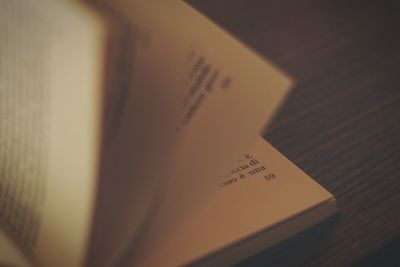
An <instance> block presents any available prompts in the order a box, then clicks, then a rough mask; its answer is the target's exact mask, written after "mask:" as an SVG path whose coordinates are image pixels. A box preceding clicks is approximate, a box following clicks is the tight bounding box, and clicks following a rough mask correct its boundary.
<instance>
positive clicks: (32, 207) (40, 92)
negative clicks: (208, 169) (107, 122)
mask: <svg viewBox="0 0 400 267" xmlns="http://www.w3.org/2000/svg"><path fill="white" fill-rule="evenodd" d="M43 7H45V8H43ZM0 13H1V15H0V18H1V19H0V20H1V23H0V29H1V46H2V47H1V49H0V52H1V57H0V58H1V71H0V74H1V81H2V85H4V87H2V90H1V94H2V95H1V97H0V99H1V100H0V101H1V105H0V106H1V112H0V113H1V118H2V121H3V118H4V120H5V122H6V123H5V124H2V128H1V135H0V140H1V153H2V154H1V159H2V164H3V165H1V167H0V171H1V172H2V176H1V180H0V183H1V184H0V188H1V190H3V189H4V190H5V191H7V192H5V191H4V192H3V191H2V192H1V194H0V195H1V198H2V199H1V223H2V225H3V226H4V228H6V229H7V231H8V232H9V233H10V234H12V235H13V237H14V239H15V240H16V241H17V242H18V243H19V244H20V247H21V248H22V249H23V250H24V252H25V253H26V254H27V255H28V256H29V257H30V259H31V260H32V261H33V262H34V263H35V264H37V265H38V266H42V267H47V266H48V267H53V266H60V267H62V266H65V267H74V266H81V265H82V263H83V260H84V255H85V253H86V246H87V241H88V236H89V227H90V218H91V214H92V208H93V200H94V193H95V189H96V186H95V178H96V175H97V158H98V152H99V151H98V144H99V134H100V111H101V107H100V103H101V90H100V89H101V86H102V78H101V75H100V74H101V72H102V68H103V66H104V62H102V60H101V59H102V55H103V53H104V51H103V45H104V43H105V42H104V41H105V39H104V38H105V35H104V32H103V27H102V25H101V23H100V21H98V20H97V19H96V18H95V17H94V16H93V15H90V14H91V13H89V12H87V11H86V10H85V9H83V8H82V7H80V6H78V5H77V4H76V3H75V2H62V1H40V3H38V2H33V1H20V0H17V1H10V2H9V1H6V2H2V3H1V8H0ZM5 159H7V160H6V162H5V161H4V160H5Z"/></svg>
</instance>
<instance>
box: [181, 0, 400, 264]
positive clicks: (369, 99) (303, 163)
mask: <svg viewBox="0 0 400 267" xmlns="http://www.w3.org/2000/svg"><path fill="white" fill-rule="evenodd" d="M188 2H189V3H190V4H192V5H193V6H195V7H196V8H197V9H199V10H200V11H202V12H203V13H204V14H206V15H207V16H209V17H210V18H211V19H213V20H214V21H216V22H217V23H218V24H220V25H222V26H223V27H224V28H225V29H226V30H227V31H229V32H231V33H232V34H233V35H234V36H236V37H237V38H239V39H240V40H242V41H243V42H245V43H247V44H248V45H249V46H250V47H252V48H253V49H254V50H256V51H258V52H259V53H261V54H262V55H264V56H265V57H267V58H268V59H269V60H271V61H272V62H273V63H275V64H276V65H277V66H279V67H280V68H282V69H283V70H285V71H286V72H287V73H289V74H290V75H291V76H292V77H293V78H294V79H295V80H296V86H295V89H294V90H293V92H292V93H291V94H290V96H289V97H288V99H287V100H286V102H285V103H284V105H283V107H282V109H281V110H280V112H279V113H278V115H277V117H276V119H275V120H274V122H273V123H272V125H271V126H270V127H269V129H268V131H267V132H266V134H265V137H266V138H267V140H269V141H270V142H271V143H272V144H273V145H274V146H275V147H277V148H278V149H279V150H280V151H281V152H282V153H283V154H285V155H286V156H287V157H288V158H289V159H291V160H292V161H293V162H295V163H296V164H297V165H298V166H299V167H300V168H302V169H303V170H304V171H305V172H307V173H308V174H309V175H310V176H312V177H313V178H314V179H315V180H317V181H318V182H319V183H320V184H322V185H323V186H324V187H325V188H327V189H328V190H329V191H330V192H332V193H333V194H334V195H335V196H336V198H337V202H338V206H339V208H340V214H339V215H338V216H336V217H334V218H332V219H329V220H328V221H325V222H323V223H321V224H319V225H317V226H315V227H312V228H311V229H309V230H307V231H305V232H303V233H301V234H299V235H297V236H295V237H293V238H290V239H289V240H287V241H285V242H283V243H281V244H279V245H277V246H275V247H273V248H272V249H269V250H266V251H264V252H262V253H260V254H258V255H256V256H254V257H252V258H250V259H248V260H246V261H244V262H242V263H240V264H239V266H241V267H244V266H271V267H273V266H285V267H287V266H400V41H399V40H400V6H399V4H397V3H396V1H333V0H332V1H287V0H271V1H265V0H219V1H215V0H189V1H188ZM238 64H240V63H239V62H238Z"/></svg>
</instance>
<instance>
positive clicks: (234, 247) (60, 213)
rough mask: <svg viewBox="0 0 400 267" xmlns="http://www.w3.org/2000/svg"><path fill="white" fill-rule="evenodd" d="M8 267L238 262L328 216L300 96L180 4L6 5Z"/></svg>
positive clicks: (2, 156)
mask: <svg viewBox="0 0 400 267" xmlns="http://www.w3.org/2000/svg"><path fill="white" fill-rule="evenodd" d="M0 40H1V41H0V94H1V95H0V118H1V126H0V223H1V231H0V266H3V265H5V266H21V267H22V266H39V267H54V266H58V267H80V266H99V267H102V266H121V267H123V266H143V267H144V266H182V265H190V264H193V265H207V266H210V265H215V266H222V265H228V264H232V263H234V262H237V261H239V260H241V259H244V258H246V257H249V256H250V255H252V254H254V253H256V252H258V251H261V250H263V249H266V248H267V247H269V246H271V245H273V244H275V243H277V242H279V241H281V240H283V239H285V238H288V237H289V236H291V235H293V234H295V233H297V232H299V231H301V230H303V229H305V228H307V227H309V226H311V225H313V224H315V223H317V222H319V221H321V220H323V219H325V218H327V217H328V216H331V215H332V214H334V213H335V212H336V204H335V200H334V198H333V196H332V195H331V194H329V193H328V192H327V191H326V190H324V189H323V188H322V187H321V186H319V185H318V184H317V183H315V182H314V181H313V180H312V179H311V178H309V177H308V176H307V175H306V174H304V173H303V172H302V171H301V170H299V169H298V168H297V167H296V166H294V165H293V164H292V163H291V162H290V161H289V160H287V159H286V158H285V157H283V156H282V155H281V154H280V153H279V152H278V151H276V150H275V149H274V148H273V147H272V146H271V145H269V144H268V143H267V142H266V141H265V140H263V139H262V138H261V137H260V131H261V130H262V129H263V128H264V126H265V125H266V123H267V122H268V121H269V120H270V119H271V118H272V116H273V115H274V112H275V111H276V109H277V108H278V106H279V104H280V103H281V102H282V100H283V98H284V96H285V95H286V93H287V92H288V90H289V87H290V84H291V83H290V80H289V79H288V78H287V77H286V76H285V75H284V74H283V73H281V72H280V71H279V70H277V69H276V68H275V67H274V66H272V65H271V64H270V63H269V62H267V61H266V60H264V59H262V58H261V57H260V56H258V55H257V54H255V53H253V52H251V51H250V50H249V49H248V48H247V47H246V46H244V45H242V44H241V43H240V42H239V41H237V40H235V39H234V38H232V37H231V36H229V34H227V33H225V32H224V31H223V30H222V29H220V28H219V27H218V26H216V25H215V24H213V23H212V22H210V21H209V20H208V19H206V18H205V17H203V16H202V15H201V14H199V13H198V12H196V11H195V10H193V9H192V8H191V7H190V6H188V5H187V4H185V3H184V2H182V1H178V0H158V1H157V0H130V1H129V0H114V1H107V0H104V1H87V2H81V1H54V0H46V1H45V0H41V1H32V0H13V1H3V2H2V3H0Z"/></svg>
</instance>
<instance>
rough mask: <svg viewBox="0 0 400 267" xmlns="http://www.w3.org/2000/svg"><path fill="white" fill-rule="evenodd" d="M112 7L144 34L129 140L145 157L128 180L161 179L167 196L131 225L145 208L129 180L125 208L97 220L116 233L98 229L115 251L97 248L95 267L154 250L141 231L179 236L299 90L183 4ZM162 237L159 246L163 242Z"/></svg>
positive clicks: (138, 36) (159, 186) (157, 182)
mask: <svg viewBox="0 0 400 267" xmlns="http://www.w3.org/2000/svg"><path fill="white" fill-rule="evenodd" d="M111 2H112V6H113V8H114V9H115V10H116V12H118V13H119V14H121V16H122V17H124V18H125V19H127V20H128V21H129V23H130V24H131V26H132V28H133V30H134V31H133V32H134V37H135V41H134V42H135V46H134V55H133V56H132V58H133V60H132V61H133V63H132V65H133V71H132V77H133V78H132V80H133V82H132V87H131V88H132V89H131V91H130V95H129V97H128V98H127V104H126V110H125V111H124V120H125V122H123V124H124V123H126V124H125V125H126V126H123V127H122V128H121V135H122V134H127V133H128V132H129V135H130V136H131V139H132V141H131V142H133V143H135V144H136V145H135V146H133V147H134V148H135V149H136V151H140V152H136V153H139V154H140V155H138V156H137V157H134V158H132V160H131V161H130V165H131V168H134V169H135V170H134V172H129V171H125V172H124V173H134V174H135V175H133V176H132V179H140V180H141V181H142V182H144V181H154V182H153V183H154V188H155V190H156V191H157V192H158V196H157V197H158V199H156V200H155V201H154V203H155V204H154V205H153V206H152V210H151V213H150V215H149V217H148V218H147V219H146V221H145V223H144V224H143V225H141V226H139V227H138V225H134V226H132V225H133V224H132V222H133V221H135V220H134V216H135V209H136V208H135V207H134V206H135V203H137V201H133V199H135V196H134V194H131V195H129V194H128V192H129V190H134V186H129V185H127V184H126V183H121V185H120V188H121V190H122V191H120V192H119V195H120V196H116V197H117V198H118V199H122V198H123V199H122V201H120V202H115V203H119V204H115V203H114V204H113V203H111V202H113V201H109V202H110V203H108V204H107V205H108V206H107V207H108V212H107V210H104V212H103V214H104V216H103V217H102V218H103V219H105V220H106V221H107V223H105V221H103V220H98V221H99V223H103V225H111V226H112V227H111V228H109V229H110V230H111V231H110V232H106V231H98V234H97V239H95V240H97V242H96V241H94V243H95V244H98V243H99V241H101V240H107V244H102V245H100V246H98V247H96V248H95V249H93V250H92V251H93V253H92V254H91V256H90V259H94V260H95V262H92V263H91V264H92V265H96V266H102V264H104V265H107V263H105V262H108V260H107V261H106V260H105V258H108V256H105V255H107V254H114V255H110V257H111V258H114V259H116V258H117V257H118V255H119V254H120V253H121V252H123V251H124V250H126V249H127V247H128V246H135V242H137V244H138V246H141V247H143V248H144V247H146V245H143V244H144V242H143V241H142V240H141V239H142V237H141V236H140V235H138V234H142V233H145V234H144V235H147V237H146V238H149V236H152V237H151V238H150V239H151V240H153V237H156V239H155V240H158V239H159V238H160V239H162V238H164V237H163V236H164V235H169V234H171V233H172V232H173V230H174V229H173V228H174V227H176V226H177V225H179V223H180V222H182V221H183V220H184V218H185V217H186V216H188V214H190V213H191V212H193V210H194V209H196V208H197V207H198V206H199V205H201V203H202V202H203V201H204V200H206V199H207V198H208V197H210V196H211V195H212V194H214V193H215V187H214V186H213V185H214V184H215V183H216V180H215V179H217V178H216V177H221V176H223V175H224V174H225V173H226V172H227V171H229V169H230V168H231V166H232V165H233V163H234V161H235V159H237V158H238V157H239V155H240V154H241V153H242V151H243V150H245V148H246V147H248V145H249V144H250V143H251V142H252V141H253V138H254V136H255V135H256V134H257V133H259V132H260V130H261V129H262V128H263V127H264V125H265V123H266V122H267V121H268V120H269V119H270V118H271V117H272V116H273V114H274V111H275V110H276V108H277V107H278V105H279V104H280V102H281V101H282V99H283V97H284V95H285V94H286V92H287V90H288V87H289V85H290V81H289V79H288V78H287V77H286V76H285V75H283V74H282V73H281V72H280V71H278V70H277V69H276V68H275V67H273V66H272V65H271V64H270V63H268V62H266V61H265V60H263V59H262V58H261V57H259V56H258V55H256V54H255V53H253V52H251V51H249V49H248V48H247V47H246V46H245V45H243V44H241V43H240V42H238V41H237V40H235V39H234V38H232V37H231V36H230V35H228V34H227V33H225V32H224V31H223V30H221V29H220V28H219V27H218V26H216V25H215V24H213V23H212V22H210V21H209V20H208V19H206V18H205V17H203V16H201V15H200V14H199V13H198V12H197V11H195V10H193V9H192V8H191V7H189V6H188V5H186V4H185V3H183V2H181V1H154V0H152V1H122V0H121V1H111ZM129 122H130V124H131V126H129ZM132 125H134V126H136V129H133V126H132ZM124 127H125V128H124ZM122 129H123V130H122ZM129 129H130V130H129ZM121 140H127V139H123V138H122V139H121ZM120 146H121V147H124V141H121V144H120ZM125 147H126V145H125ZM125 149H127V148H125ZM115 151H120V149H115ZM126 158H127V157H125V159H126ZM166 163H168V164H166ZM132 166H134V167H132ZM112 173H113V171H110V174H109V176H112ZM123 186H124V188H122V187H123ZM130 188H132V189H130ZM105 191H106V190H105ZM115 192H116V193H117V191H115ZM121 192H124V193H121ZM125 192H126V193H125ZM132 192H133V191H132ZM139 194H140V193H139ZM110 199H111V198H110ZM129 199H131V201H129ZM123 203H131V205H132V208H131V209H130V207H129V204H123ZM115 210H119V211H118V212H119V213H120V214H122V213H123V212H122V211H123V210H125V212H124V213H125V215H123V216H122V217H123V218H124V219H120V220H113V218H115V216H113V214H116V212H114V211H115ZM122 217H121V218H122ZM161 222H162V223H161ZM149 225H152V226H151V227H150V228H152V229H151V230H149V229H147V227H148V226H149ZM101 228H103V229H106V228H105V226H103V227H101ZM112 229H117V231H112ZM150 232H151V234H150ZM132 236H135V238H134V239H135V240H133V241H132V240H131V237H132ZM155 240H153V241H151V243H152V244H154V243H158V241H155ZM130 241H132V242H131V244H128V242H130ZM121 244H123V245H122V247H121ZM142 245H143V246H142ZM110 248H112V249H110ZM135 250H136V251H141V250H140V249H135ZM145 250H147V249H145ZM138 253H141V252H138ZM111 262H113V260H110V262H109V263H111Z"/></svg>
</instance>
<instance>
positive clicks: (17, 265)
mask: <svg viewBox="0 0 400 267" xmlns="http://www.w3.org/2000/svg"><path fill="white" fill-rule="evenodd" d="M0 266H4V267H9V266H12V267H31V266H32V265H31V264H30V263H29V261H28V259H26V257H25V255H24V254H23V253H22V252H21V251H20V250H19V248H18V246H17V245H16V244H15V243H14V242H13V240H12V239H10V238H9V236H8V235H7V233H6V232H5V231H4V230H3V229H2V228H1V227H0Z"/></svg>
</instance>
